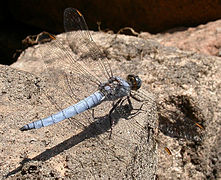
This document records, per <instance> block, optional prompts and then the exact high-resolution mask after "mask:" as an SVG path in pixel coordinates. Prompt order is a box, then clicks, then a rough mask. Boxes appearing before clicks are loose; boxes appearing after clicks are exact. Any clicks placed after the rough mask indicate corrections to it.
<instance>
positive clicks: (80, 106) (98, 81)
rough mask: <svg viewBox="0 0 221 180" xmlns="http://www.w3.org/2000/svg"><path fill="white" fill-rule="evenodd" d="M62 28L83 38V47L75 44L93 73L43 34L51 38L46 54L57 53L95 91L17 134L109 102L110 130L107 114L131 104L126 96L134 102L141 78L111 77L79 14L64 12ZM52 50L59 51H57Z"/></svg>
mask: <svg viewBox="0 0 221 180" xmlns="http://www.w3.org/2000/svg"><path fill="white" fill-rule="evenodd" d="M64 28H65V31H66V32H67V33H72V34H73V36H75V37H76V38H80V39H83V43H82V44H83V46H81V45H80V43H79V45H78V48H81V49H82V50H83V51H84V50H85V49H86V48H87V49H89V52H90V56H91V57H92V59H94V61H93V63H94V64H95V65H94V66H93V67H95V69H94V71H91V72H90V71H89V70H88V68H86V63H85V64H82V62H81V61H82V59H83V58H82V57H81V58H79V59H76V58H74V57H73V55H71V53H70V51H68V50H67V49H66V48H65V47H64V46H63V44H62V42H61V41H59V40H58V39H57V38H56V37H55V36H53V35H51V34H49V33H48V34H47V35H48V37H49V38H50V39H51V41H52V43H51V45H50V48H49V49H48V52H49V53H52V54H53V53H54V54H56V53H58V52H59V53H60V54H58V56H62V55H64V56H65V63H67V65H69V66H71V67H72V69H74V71H75V74H77V75H78V76H79V77H80V78H82V79H84V81H85V82H86V83H88V84H91V83H92V84H94V85H95V86H96V88H97V91H96V92H94V93H92V94H91V95H89V96H88V97H86V98H84V99H82V100H80V99H79V102H77V103H76V104H74V105H71V106H69V107H67V108H65V109H63V110H61V111H59V112H57V113H55V114H52V115H50V116H48V117H46V118H43V119H40V120H37V121H34V122H31V123H29V124H26V125H24V126H23V127H21V128H20V130H21V131H26V130H31V129H38V128H41V127H45V126H49V125H52V124H55V123H58V122H60V121H62V120H65V119H67V118H71V117H73V116H76V115H77V114H80V113H83V112H85V111H86V110H89V109H91V108H94V107H96V106H98V105H99V104H101V103H102V102H104V101H111V102H113V107H112V109H111V110H110V112H109V115H108V117H109V120H110V124H111V127H112V126H113V125H114V120H113V119H112V116H111V114H112V112H113V111H114V110H115V109H116V107H117V106H118V105H120V104H121V103H122V102H123V101H124V100H125V99H127V100H128V102H129V104H130V105H131V101H130V97H132V98H134V99H135V100H138V99H137V98H136V97H135V96H133V95H132V93H133V92H137V91H138V89H139V88H140V87H141V84H142V81H141V79H140V78H139V77H138V76H137V75H133V74H130V75H128V76H127V78H126V80H124V79H122V78H121V77H118V76H114V75H113V72H112V70H111V67H110V64H109V63H108V60H107V58H105V57H103V56H102V52H101V50H100V49H99V48H98V46H97V45H96V44H95V42H94V41H93V39H92V37H91V35H90V32H89V30H88V27H87V24H86V22H85V20H84V17H83V15H82V14H81V13H80V12H79V11H78V10H76V9H74V8H67V9H65V11H64ZM43 40H44V37H40V38H39V40H38V41H39V42H41V41H43ZM56 50H59V51H58V52H57V51H56ZM83 63H84V62H83ZM82 88H84V87H82ZM85 88H86V87H85ZM76 99H78V97H76Z"/></svg>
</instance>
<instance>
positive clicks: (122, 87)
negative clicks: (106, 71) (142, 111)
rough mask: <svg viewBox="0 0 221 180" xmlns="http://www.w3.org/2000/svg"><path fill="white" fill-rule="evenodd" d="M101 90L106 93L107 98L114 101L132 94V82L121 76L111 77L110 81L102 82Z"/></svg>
mask: <svg viewBox="0 0 221 180" xmlns="http://www.w3.org/2000/svg"><path fill="white" fill-rule="evenodd" d="M99 90H100V91H101V92H102V93H103V94H104V95H105V100H107V101H114V100H117V99H119V98H122V97H124V96H129V95H130V90H131V86H130V84H129V83H128V82H127V81H125V80H123V79H121V78H119V77H111V78H110V79H109V80H108V82H106V83H102V84H101V85H100V86H99Z"/></svg>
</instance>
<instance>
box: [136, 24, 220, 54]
mask: <svg viewBox="0 0 221 180" xmlns="http://www.w3.org/2000/svg"><path fill="white" fill-rule="evenodd" d="M220 26H221V20H217V21H214V22H209V23H207V24H205V25H204V24H202V25H199V26H197V27H192V28H182V29H181V28H179V29H178V28H176V29H173V30H172V29H171V30H170V31H167V32H166V33H159V34H157V35H150V34H149V33H145V32H144V33H141V34H140V35H139V36H140V37H142V38H152V39H155V40H156V41H158V42H159V43H161V44H162V45H164V46H174V47H178V48H180V49H182V50H187V51H194V52H197V53H201V54H206V55H212V56H219V57H220V56H221V28H220Z"/></svg>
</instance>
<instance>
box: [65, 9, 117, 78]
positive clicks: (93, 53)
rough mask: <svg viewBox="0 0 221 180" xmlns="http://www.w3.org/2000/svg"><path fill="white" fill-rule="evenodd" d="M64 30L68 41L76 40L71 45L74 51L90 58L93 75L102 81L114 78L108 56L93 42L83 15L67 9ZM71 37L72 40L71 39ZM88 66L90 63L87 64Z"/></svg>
mask: <svg viewBox="0 0 221 180" xmlns="http://www.w3.org/2000/svg"><path fill="white" fill-rule="evenodd" d="M64 28H65V31H66V32H68V33H67V38H66V39H67V41H68V42H70V39H75V43H76V42H77V43H76V44H74V43H71V42H70V44H71V46H72V47H73V48H72V49H73V51H80V53H82V54H81V55H82V56H84V57H87V56H90V57H91V58H92V61H91V63H93V70H94V71H93V73H95V74H96V75H97V76H98V77H101V79H102V80H104V78H105V79H107V78H110V77H112V76H113V73H112V70H111V67H110V64H109V63H108V60H107V58H106V54H105V53H104V52H103V51H101V49H100V48H99V47H98V46H97V45H96V43H95V42H94V41H93V39H92V37H91V34H90V32H89V30H88V26H87V24H86V22H85V20H84V17H83V15H82V14H81V13H80V12H79V11H78V10H76V9H74V8H67V9H65V11H64ZM69 37H71V38H69ZM85 66H88V63H87V64H85Z"/></svg>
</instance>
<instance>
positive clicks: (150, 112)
mask: <svg viewBox="0 0 221 180" xmlns="http://www.w3.org/2000/svg"><path fill="white" fill-rule="evenodd" d="M93 37H94V40H95V42H96V43H97V44H98V46H99V47H101V49H102V50H104V51H105V53H106V55H107V57H108V58H109V61H110V62H111V65H112V67H113V71H114V72H116V74H117V75H120V76H122V77H125V75H126V74H129V73H134V74H138V75H139V76H140V77H141V78H142V80H143V86H142V88H143V89H144V90H145V91H146V92H147V99H148V101H147V102H148V103H146V104H145V107H143V108H142V109H143V110H144V112H145V113H141V114H138V116H135V117H134V118H132V119H130V120H124V119H125V117H124V116H123V115H125V114H126V117H128V114H127V113H122V112H125V111H126V110H127V108H126V107H127V106H126V105H125V106H123V107H122V109H121V110H123V111H121V110H120V111H119V112H116V117H118V118H119V117H122V118H120V119H119V121H118V123H117V124H116V126H115V127H114V130H113V131H114V133H113V134H114V135H113V138H111V139H110V140H108V139H107V138H105V137H106V136H108V132H106V131H105V132H102V133H100V134H99V133H97V136H98V137H93V136H92V135H91V132H94V131H93V130H94V129H96V128H92V127H94V126H95V125H97V124H100V126H99V127H102V129H105V126H107V125H105V123H102V122H103V121H102V120H105V116H106V115H107V113H108V112H107V109H110V107H111V106H110V104H104V105H103V106H102V105H101V106H99V107H98V109H97V110H96V111H95V117H99V118H98V122H97V123H92V125H90V124H91V123H90V122H87V120H85V116H84V115H82V116H81V115H80V116H78V117H77V118H76V120H75V119H72V120H66V121H64V122H61V123H59V124H56V125H54V126H50V127H47V128H43V129H39V130H36V131H34V130H33V131H29V132H20V131H19V130H18V128H19V127H21V126H22V125H24V124H25V123H27V122H31V121H33V120H36V119H39V118H40V117H42V116H45V115H48V114H50V113H51V112H53V111H54V109H53V106H52V105H50V102H48V99H47V93H48V92H52V93H50V94H52V95H53V96H54V97H55V100H60V104H59V106H65V105H67V101H64V100H63V101H62V99H63V97H65V99H66V97H67V96H65V95H66V94H65V91H62V92H60V91H58V89H60V88H62V87H63V84H60V85H59V86H60V88H56V87H54V84H53V82H54V80H53V81H51V79H58V80H59V79H60V78H61V79H62V78H63V76H60V71H59V70H63V69H62V68H61V69H59V67H60V64H62V61H59V59H56V58H54V57H53V55H55V54H56V53H53V52H52V53H51V52H50V51H48V53H49V54H52V55H49V56H48V57H49V59H48V61H47V63H48V64H49V66H50V65H51V64H52V65H53V68H55V69H57V70H55V71H53V72H54V75H53V76H49V77H51V78H48V77H47V76H44V75H47V74H46V73H45V69H44V66H43V65H42V63H41V62H42V61H41V59H42V58H41V56H40V54H42V51H44V50H45V46H46V45H38V46H35V47H33V48H28V49H27V50H26V51H24V52H23V53H22V55H21V56H20V58H19V60H18V61H17V62H16V63H15V64H13V65H12V66H11V67H5V66H3V67H1V70H0V72H1V74H0V79H1V81H0V82H1V86H2V87H3V88H2V89H1V97H2V98H1V107H0V110H1V111H0V112H1V118H2V121H0V122H1V126H0V127H1V129H0V132H1V134H2V136H1V142H2V143H1V146H2V147H1V149H3V150H2V153H1V174H4V175H6V174H7V173H10V172H11V174H13V175H11V176H10V177H9V178H13V176H16V177H19V178H22V177H28V178H32V177H40V178H43V177H44V178H55V177H58V178H59V177H66V178H70V179H73V178H94V179H107V178H108V177H110V178H111V179H123V178H124V179H131V178H134V179H144V178H146V179H152V178H153V177H154V175H153V174H154V173H155V165H156V161H157V160H156V155H157V156H158V168H157V172H156V174H157V176H158V178H159V179H165V178H166V179H218V178H220V177H221V171H220V167H221V166H220V153H221V149H220V147H221V140H220V136H219V135H220V132H221V130H220V117H221V111H220V110H221V104H220V88H221V86H220V84H221V61H220V58H217V57H213V56H204V55H200V54H197V53H195V52H190V51H188V52H187V51H181V50H179V49H176V48H170V47H163V46H161V45H159V44H158V43H156V42H155V41H152V40H143V39H140V38H135V37H129V36H123V35H118V36H115V35H108V34H104V33H93ZM59 38H61V41H62V42H63V43H66V45H67V43H70V44H69V45H70V47H71V48H72V50H73V52H74V53H79V52H78V49H77V48H76V46H75V43H76V40H75V39H71V37H68V39H69V41H65V38H66V36H65V35H60V36H59ZM44 52H45V53H47V51H44ZM78 55H79V54H78ZM78 55H75V54H73V56H74V57H78ZM89 55H90V54H86V55H85V56H84V58H86V59H87V58H88V57H90V56H89ZM50 59H52V60H51V61H50ZM53 61H54V62H53ZM55 62H56V63H55ZM90 63H91V64H90ZM86 64H87V65H89V66H90V67H91V69H93V68H96V67H94V66H93V61H91V60H88V61H87V63H86ZM12 67H13V68H16V69H12ZM17 69H20V70H17ZM23 71H26V72H31V73H34V74H36V76H35V75H32V74H29V73H26V72H23ZM68 72H69V71H68ZM67 75H68V77H70V76H69V74H67ZM39 77H45V78H41V79H40V78H39ZM71 78H72V79H71V80H74V79H75V78H76V77H73V76H71ZM75 80H76V79H75ZM74 82H76V81H74ZM77 82H79V81H77ZM71 83H72V81H71ZM84 85H85V87H87V90H88V92H89V91H90V90H92V87H91V86H90V85H88V84H84ZM46 87H49V91H47V90H44V89H47V88H46ZM71 87H73V90H74V91H73V92H79V91H78V88H80V87H81V86H79V84H77V83H75V84H74V85H73V86H71ZM63 88H64V87H63ZM75 88H76V89H75ZM43 90H44V91H43ZM44 92H47V93H46V95H45V93H44ZM60 93H61V94H60ZM85 93H86V92H85ZM153 94H154V96H153ZM85 95H86V94H84V93H83V92H82V93H81V94H79V96H82V97H83V96H85ZM148 97H149V98H148ZM154 97H156V102H157V107H158V108H157V111H158V112H157V113H158V117H159V118H158V120H159V126H158V128H156V124H157V116H156V109H155V106H154ZM67 98H70V97H67ZM133 104H134V105H135V107H137V108H139V107H140V106H139V103H138V102H136V101H134V102H133ZM106 106H107V107H106ZM49 112H50V113H49ZM136 121H137V122H139V123H140V124H141V125H142V126H140V125H139V126H138V125H137V123H135V122H136ZM79 122H80V123H79ZM198 124H199V125H198ZM76 125H78V126H76ZM147 125H149V127H152V128H153V131H150V132H154V133H157V134H155V135H153V136H152V135H150V137H151V138H150V143H147V142H146V141H147V139H146V138H148V135H149V133H148V132H147V131H145V129H144V128H143V127H144V126H147ZM80 127H81V128H82V130H81V129H80ZM107 129H108V127H106V130H107ZM157 129H159V130H160V132H158V131H157ZM96 130H97V129H96ZM98 130H101V128H98ZM82 132H83V133H82ZM95 132H99V131H95ZM128 132H130V133H129V134H128ZM84 133H86V134H87V133H88V134H87V135H85V134H84ZM95 134H96V133H95ZM89 137H90V138H89ZM104 139H105V141H103V140H104ZM153 139H155V140H153ZM103 142H105V145H104V144H103ZM154 142H158V143H157V144H158V146H159V148H158V152H156V151H155V150H156V149H155V145H154V144H155V143H154ZM135 147H137V148H135ZM164 147H168V148H169V149H170V151H171V153H172V155H169V154H168V153H166V151H165V150H164ZM14 149H16V151H13V150H14ZM29 159H31V160H29ZM122 159H123V161H122ZM19 163H21V164H22V165H21V166H20V165H19ZM16 168H17V169H16ZM14 174H15V175H14Z"/></svg>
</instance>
